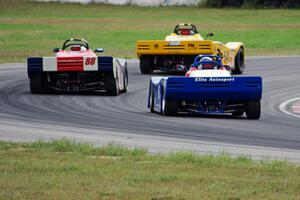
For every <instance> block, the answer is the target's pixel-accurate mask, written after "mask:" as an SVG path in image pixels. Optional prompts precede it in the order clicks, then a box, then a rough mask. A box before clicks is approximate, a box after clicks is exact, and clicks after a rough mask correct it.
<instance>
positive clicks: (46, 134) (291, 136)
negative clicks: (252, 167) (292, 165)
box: [0, 57, 300, 162]
mask: <svg viewBox="0 0 300 200" xmlns="http://www.w3.org/2000/svg"><path fill="white" fill-rule="evenodd" d="M299 63H300V57H277V58H272V57H269V58H267V57H265V58H249V59H247V62H246V64H247V68H246V71H245V74H244V75H260V76H262V77H263V82H264V88H263V100H262V115H261V118H260V120H248V119H246V118H245V117H232V116H190V115H184V116H176V117H165V116H160V115H158V114H155V113H150V112H149V111H148V110H147V108H146V103H147V92H148V85H149V79H150V77H151V76H148V75H142V74H140V71H139V68H138V62H137V61H136V60H130V61H129V66H128V67H129V68H128V71H129V90H128V93H126V94H121V95H119V96H117V97H108V96H105V95H101V94H92V95H70V94H64V95H58V94H51V95H31V94H30V92H29V87H28V79H27V74H26V66H25V64H2V65H0V140H10V141H33V140H36V139H46V140H49V139H52V138H61V137H68V138H74V139H76V140H77V141H85V142H92V143H95V144H99V145H102V144H106V143H109V142H114V143H120V144H123V145H126V146H129V147H145V148H148V149H149V151H150V152H169V151H174V150H189V151H195V152H199V153H212V154H215V153H220V152H224V151H225V152H228V153H231V154H232V155H234V156H239V155H249V156H251V157H252V158H254V159H260V158H264V159H273V158H276V159H287V160H290V161H292V162H300V119H299V118H296V117H293V116H290V115H287V114H285V113H283V112H281V111H280V110H279V108H278V107H279V105H280V104H281V103H282V102H284V101H286V100H288V99H292V98H296V97H299V96H300V75H299V74H300V66H299ZM156 75H157V74H156ZM158 75H160V76H161V75H162V74H158Z"/></svg>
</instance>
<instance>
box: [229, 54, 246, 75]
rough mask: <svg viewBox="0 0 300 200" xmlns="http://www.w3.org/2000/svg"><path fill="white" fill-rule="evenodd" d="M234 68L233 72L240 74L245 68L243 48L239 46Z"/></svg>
mask: <svg viewBox="0 0 300 200" xmlns="http://www.w3.org/2000/svg"><path fill="white" fill-rule="evenodd" d="M234 63H235V64H234V65H235V69H234V70H232V73H233V74H242V73H243V72H244V70H245V54H244V49H243V48H240V49H239V51H238V53H237V54H236V56H235V60H234Z"/></svg>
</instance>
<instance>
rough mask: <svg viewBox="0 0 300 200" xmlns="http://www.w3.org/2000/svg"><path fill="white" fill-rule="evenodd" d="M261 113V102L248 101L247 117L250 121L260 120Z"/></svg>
mask: <svg viewBox="0 0 300 200" xmlns="http://www.w3.org/2000/svg"><path fill="white" fill-rule="evenodd" d="M260 113H261V110H260V101H248V102H247V103H246V116H247V118H248V119H259V118H260Z"/></svg>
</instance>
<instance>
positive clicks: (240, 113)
mask: <svg viewBox="0 0 300 200" xmlns="http://www.w3.org/2000/svg"><path fill="white" fill-rule="evenodd" d="M243 114H244V111H234V112H232V116H235V117H240V116H242V115H243Z"/></svg>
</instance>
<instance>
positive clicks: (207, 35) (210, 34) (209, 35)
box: [206, 33, 215, 37]
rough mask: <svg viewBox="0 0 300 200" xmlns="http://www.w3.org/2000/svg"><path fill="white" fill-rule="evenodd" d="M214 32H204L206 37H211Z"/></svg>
mask: <svg viewBox="0 0 300 200" xmlns="http://www.w3.org/2000/svg"><path fill="white" fill-rule="evenodd" d="M214 35H215V34H214V33H207V34H206V37H212V36H214Z"/></svg>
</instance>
